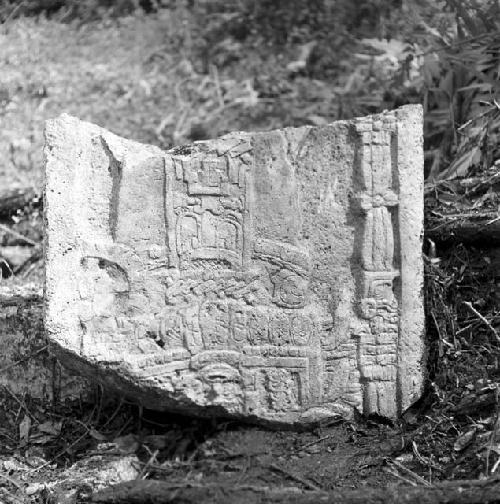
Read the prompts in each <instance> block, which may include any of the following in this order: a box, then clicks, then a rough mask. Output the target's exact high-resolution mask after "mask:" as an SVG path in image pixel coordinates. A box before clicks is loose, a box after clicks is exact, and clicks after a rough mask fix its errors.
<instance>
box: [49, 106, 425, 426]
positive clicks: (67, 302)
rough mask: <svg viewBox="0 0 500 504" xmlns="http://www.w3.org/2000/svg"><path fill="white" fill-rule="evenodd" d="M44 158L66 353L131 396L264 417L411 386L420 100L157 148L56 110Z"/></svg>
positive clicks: (351, 404) (415, 388) (398, 398)
mask: <svg viewBox="0 0 500 504" xmlns="http://www.w3.org/2000/svg"><path fill="white" fill-rule="evenodd" d="M45 157H46V186H45V205H44V208H45V225H46V229H45V231H46V244H45V245H46V249H45V252H46V286H45V297H46V300H45V301H46V313H45V324H46V330H47V333H48V336H49V337H50V339H51V340H52V341H53V342H54V343H55V348H56V349H57V350H58V352H59V355H60V357H61V358H62V360H63V362H65V363H66V364H67V365H69V366H72V367H74V368H77V369H78V370H80V371H81V372H84V373H86V374H87V375H89V376H91V377H94V378H95V379H97V380H100V381H103V382H105V383H108V384H110V385H112V386H114V387H118V388H119V389H120V390H121V391H122V392H123V393H124V394H126V395H128V396H131V397H134V398H135V399H137V400H139V401H140V402H142V403H143V404H144V405H146V406H147V407H152V408H157V409H172V410H177V411H184V412H189V413H195V414H201V415H213V414H217V415H225V416H233V417H239V418H248V419H252V420H262V421H272V422H283V423H306V422H310V421H315V420H318V419H321V418H323V417H325V416H332V415H336V414H339V413H340V414H342V415H349V414H350V413H352V411H353V410H354V409H358V410H359V411H362V412H365V413H379V414H381V415H384V416H388V417H395V416H397V415H398V414H399V413H400V412H401V411H402V410H404V409H405V408H406V407H407V406H409V405H410V404H411V403H412V402H413V401H415V400H416V399H417V398H418V397H419V395H420V393H421V391H422V386H423V378H424V376H423V375H424V363H423V354H424V347H423V331H424V314H423V298H422V284H423V272H422V257H421V235H422V222H423V154H422V112H421V108H420V107H419V106H408V107H403V108H401V109H398V110H396V111H395V112H388V113H384V114H381V115H378V116H372V117H366V118H361V119H355V120H352V121H342V122H337V123H334V124H331V125H328V126H322V127H317V128H316V127H303V128H298V129H285V130H281V131H272V132H269V133H255V134H252V133H234V134H230V135H227V136H225V137H223V138H220V139H218V140H213V141H209V142H199V143H195V144H193V145H190V146H186V147H179V148H176V149H173V150H171V151H168V152H163V151H160V150H159V149H157V148H155V147H152V146H146V145H141V144H138V143H135V142H131V141H128V140H125V139H122V138H119V137H117V136H115V135H113V134H111V133H109V132H107V131H105V130H103V129H101V128H99V127H97V126H95V125H92V124H89V123H84V122H81V121H79V120H78V119H75V118H72V117H70V116H67V115H63V116H61V117H59V118H58V119H55V120H53V121H49V122H48V123H47V128H46V147H45Z"/></svg>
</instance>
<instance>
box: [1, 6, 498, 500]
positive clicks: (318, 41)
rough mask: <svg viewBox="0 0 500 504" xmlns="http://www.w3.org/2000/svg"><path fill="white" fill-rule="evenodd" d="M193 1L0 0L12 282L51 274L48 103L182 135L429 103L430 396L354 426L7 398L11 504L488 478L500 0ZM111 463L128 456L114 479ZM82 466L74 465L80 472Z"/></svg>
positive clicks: (7, 496) (5, 255)
mask: <svg viewBox="0 0 500 504" xmlns="http://www.w3.org/2000/svg"><path fill="white" fill-rule="evenodd" d="M49 3H50V4H51V5H49V6H48V5H47V4H49ZM165 3H166V2H165ZM191 3H192V4H193V5H192V6H191V5H190V2H186V3H183V2H170V5H163V6H162V5H161V4H162V2H145V3H143V6H145V7H148V8H150V9H152V10H153V12H148V13H146V12H145V11H144V10H143V9H142V8H141V7H138V3H137V2H132V1H130V2H124V1H122V2H98V1H97V0H96V1H93V2H92V1H87V2H80V3H79V2H76V1H73V2H72V1H68V2H46V3H45V5H42V4H44V2H38V4H40V5H42V8H41V9H38V10H37V9H36V7H37V2H22V4H24V5H21V7H19V5H18V4H16V3H15V2H5V1H4V2H0V19H3V20H4V22H3V24H0V160H1V161H0V177H1V180H2V190H1V191H0V193H1V196H2V198H0V200H1V204H0V214H1V228H0V240H1V242H0V243H1V246H2V248H1V254H2V259H1V260H0V262H1V265H2V271H3V274H4V276H5V277H10V278H9V280H8V281H9V282H14V283H16V282H17V283H20V284H23V283H25V282H26V281H29V280H34V281H38V282H39V281H40V279H41V271H42V264H41V253H40V243H41V234H42V228H41V217H40V206H41V202H40V198H39V197H38V196H37V195H38V194H39V193H40V189H41V185H42V145H43V121H44V120H45V119H47V118H49V117H54V116H56V115H58V114H59V113H61V112H68V113H70V114H74V115H77V116H79V117H80V118H82V119H86V120H90V121H93V122H96V123H98V124H100V125H102V126H104V127H107V128H109V129H110V130H112V131H114V132H116V133H118V134H120V135H123V136H126V137H129V138H133V139H137V140H140V141H144V142H150V143H154V144H157V145H160V146H162V147H170V146H173V145H179V144H182V143H185V142H189V141H193V140H197V139H202V138H209V137H216V136H218V135H220V134H222V133H224V132H227V131H230V130H237V129H246V130H257V129H271V128H277V127H282V126H291V125H303V124H324V123H327V122H329V121H332V120H335V119H339V118H349V117H352V116H354V115H361V114H365V113H371V112H376V111H379V110H382V109H384V108H392V107H394V106H398V105H400V104H403V103H408V102H421V103H423V104H424V107H425V118H426V126H425V128H426V129H425V132H426V176H427V185H426V219H427V220H426V222H427V224H426V225H427V238H426V242H425V253H426V305H427V317H428V344H429V349H430V350H429V359H428V361H429V387H428V391H427V393H426V395H425V396H424V398H423V399H422V400H421V401H420V402H419V403H418V404H417V405H415V406H414V407H413V408H412V409H411V410H409V411H408V412H407V413H406V414H405V415H404V417H403V418H402V419H401V421H400V422H398V423H397V424H390V423H388V422H387V421H385V420H384V419H380V418H373V419H359V422H357V423H346V422H335V423H334V424H333V425H319V426H317V428H316V429H315V430H313V431H310V432H303V433H297V432H273V431H269V430H265V429H261V428H256V427H249V426H242V425H236V424H233V423H225V422H220V421H219V422H217V421H215V420H214V421H201V420H193V419H187V418H178V417H172V416H165V415H163V416H160V415H158V414H155V413H153V412H147V411H142V410H139V409H138V408H137V407H135V406H134V405H130V404H126V403H123V402H119V401H118V402H117V401H116V399H113V398H110V397H108V396H107V395H106V394H105V393H104V392H103V391H101V390H97V391H96V396H95V398H94V399H93V400H91V401H90V402H89V401H86V402H83V401H82V402H77V403H72V404H71V405H68V404H56V405H50V406H49V405H47V404H40V403H39V402H37V401H36V400H33V399H32V398H30V397H29V395H28V394H26V395H23V396H20V395H14V394H12V393H9V392H8V391H7V390H4V391H3V392H2V394H0V397H1V401H2V402H1V404H2V407H1V408H0V502H6V503H10V502H12V503H18V502H25V503H28V502H38V503H55V502H65V501H64V498H65V497H64V495H66V494H68V492H69V493H71V492H72V495H73V496H72V497H71V498H72V499H73V501H71V500H67V502H74V501H75V499H77V500H78V499H79V501H80V502H85V501H88V499H89V498H90V497H89V495H90V493H91V492H92V491H93V490H95V489H96V488H100V487H101V486H105V485H109V484H110V483H113V482H118V481H120V479H121V478H120V477H119V476H117V475H116V472H118V473H121V474H122V476H123V475H128V476H129V479H133V478H135V477H138V478H141V479H151V478H155V479H161V480H168V481H170V482H171V483H175V484H178V485H179V486H181V487H182V486H189V485H191V486H195V487H196V486H199V485H200V484H217V485H229V486H231V487H233V486H238V485H240V486H241V485H247V486H250V487H255V488H257V487H258V488H262V487H273V488H277V487H283V486H287V487H289V486H293V487H296V488H299V489H302V490H319V489H321V490H330V489H335V488H349V487H350V488H355V487H356V488H359V487H362V486H373V487H377V486H379V487H380V486H384V485H386V484H388V483H399V484H406V485H429V484H433V483H435V482H436V481H440V480H454V479H464V478H470V479H474V478H483V479H484V478H494V477H495V476H496V475H497V474H499V473H500V468H499V465H500V420H499V385H498V384H499V382H500V367H499V366H500V365H499V349H500V315H499V310H498V306H499V303H498V299H499V291H500V277H499V275H500V274H499V271H500V248H498V247H500V245H499V243H500V233H499V235H498V237H493V238H491V239H489V238H488V237H489V236H490V235H488V231H489V230H490V229H491V225H493V224H494V223H495V222H496V221H498V205H499V200H498V189H499V177H498V168H499V159H500V152H499V150H498V145H500V144H499V124H500V107H499V101H498V97H499V90H500V81H499V70H498V69H499V68H500V67H499V56H498V54H499V49H500V24H499V21H498V19H500V17H498V16H495V13H497V14H498V11H495V10H494V4H497V2H482V3H481V4H480V3H479V2H475V1H473V0H470V1H468V2H459V1H451V0H450V1H446V2H445V1H440V2H426V1H423V0H422V1H420V2H405V4H406V8H405V9H401V8H395V7H394V6H393V5H392V3H391V2H389V1H383V0H380V1H374V0H373V1H364V2H361V8H358V9H356V8H355V7H352V6H350V5H351V2H347V1H343V0H337V1H336V2H333V1H330V2H328V1H325V2H320V1H312V0H311V1H309V2H300V1H298V0H297V1H294V2H270V1H265V0H260V1H258V2H246V1H241V2H239V3H238V4H236V3H235V4H232V3H229V2H222V1H218V2H202V1H198V2H196V1H195V2H191ZM106 4H107V6H108V7H109V6H111V10H109V9H108V10H106V9H104V8H103V7H102V5H105V6H106ZM304 4H307V6H304ZM236 5H237V7H236ZM325 5H327V6H329V9H330V10H327V11H322V10H321V6H325ZM154 7H158V9H157V10H155V9H154ZM358 7H359V6H358ZM382 7H383V8H382ZM47 8H49V10H47ZM363 9H364V10H363ZM488 9H491V10H488ZM47 12H48V13H49V14H50V15H47ZM284 13H286V15H284ZM374 13H377V16H374ZM383 37H385V39H384V38H383ZM388 39H389V40H388ZM457 177H459V179H457ZM16 189H17V190H18V192H19V193H20V194H21V195H23V196H22V197H21V198H20V199H19V198H18V199H16V196H15V195H16V194H17V193H16V192H13V191H14V190H16ZM8 196H10V197H11V200H9V199H8ZM9 201H11V202H12V201H17V202H18V204H16V203H15V202H14V203H12V204H11V205H10V206H9V204H8V202H9ZM19 202H20V203H19ZM2 205H3V206H2ZM18 208H19V210H18ZM471 216H472V217H475V218H477V219H479V220H480V222H481V224H480V225H481V226H483V228H482V231H481V233H482V234H481V233H480V235H481V239H482V241H481V242H477V241H475V240H474V236H475V235H474V233H472V235H470V236H467V237H466V238H467V240H466V241H467V243H461V241H460V229H462V228H460V226H459V224H460V223H463V222H466V223H470V217H471ZM481 219H482V220H481ZM450 222H451V223H452V224H451V225H450ZM446 226H448V227H446ZM450 226H451V227H450ZM453 226H455V227H453ZM489 226H490V227H489ZM457 229H458V230H459V231H456V230H457ZM444 230H446V233H445V232H444ZM454 230H455V231H456V232H457V237H453V235H452V233H453V232H455V231H454ZM475 231H476V232H477V229H475ZM493 240H495V241H493ZM9 253H10V255H9ZM23 254H24V255H23ZM4 281H6V280H4ZM45 351H46V350H45V349H44V348H41V352H45ZM28 358H29V356H28ZM21 364H22V363H20V365H21ZM3 371H4V370H2V369H0V373H2V372H3ZM2 390H3V389H2ZM117 455H119V456H120V457H117ZM123 457H129V459H126V458H125V459H124V458H123ZM117 460H121V461H122V463H123V464H125V465H124V466H122V467H120V468H118V469H116V467H115V469H113V470H114V471H115V473H113V470H112V469H109V467H110V466H112V465H113V464H115V463H116V461H117ZM77 461H79V464H81V471H80V473H79V472H78V470H76V469H75V468H73V469H72V471H71V472H68V470H67V468H68V467H70V466H71V464H73V463H75V462H77ZM96 466H97V467H98V469H96ZM113 474H114V475H113ZM165 502H166V501H165ZM172 502H174V501H172ZM175 502H176V501H175ZM241 502H244V501H243V500H242V501H241Z"/></svg>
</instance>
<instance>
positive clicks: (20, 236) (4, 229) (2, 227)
mask: <svg viewBox="0 0 500 504" xmlns="http://www.w3.org/2000/svg"><path fill="white" fill-rule="evenodd" d="M0 229H1V230H2V231H5V232H6V233H9V234H11V235H12V236H15V237H16V238H18V239H19V240H22V241H24V242H25V243H28V244H30V245H33V247H36V246H37V245H39V244H38V243H37V242H35V241H33V240H31V239H30V238H27V237H26V236H24V235H22V234H21V233H18V232H17V231H14V230H13V229H11V228H10V227H9V226H6V225H5V224H0Z"/></svg>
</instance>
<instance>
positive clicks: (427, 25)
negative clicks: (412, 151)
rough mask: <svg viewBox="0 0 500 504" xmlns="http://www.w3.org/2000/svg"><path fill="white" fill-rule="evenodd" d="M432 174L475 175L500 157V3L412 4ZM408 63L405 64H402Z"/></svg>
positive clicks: (450, 0) (446, 0)
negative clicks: (416, 29) (419, 28)
mask: <svg viewBox="0 0 500 504" xmlns="http://www.w3.org/2000/svg"><path fill="white" fill-rule="evenodd" d="M411 15H412V16H414V17H415V19H414V21H415V22H416V23H417V26H420V27H421V28H422V31H421V34H420V35H418V32H417V37H416V40H415V41H416V42H417V47H418V50H417V51H415V52H413V53H410V54H409V62H411V61H414V62H416V63H417V64H418V65H419V66H420V75H419V77H418V79H415V80H414V82H413V83H412V85H413V86H415V87H417V88H418V90H419V91H420V92H421V93H422V98H423V104H424V113H425V132H426V135H425V140H426V151H427V178H428V180H430V181H431V180H435V179H449V178H454V177H465V176H468V175H470V174H471V173H472V172H473V171H474V169H476V170H477V169H486V168H489V167H490V166H491V164H492V163H493V161H494V160H495V159H497V158H498V157H500V149H499V147H498V146H499V144H500V107H499V101H500V73H499V72H500V4H499V3H498V2H497V1H496V0H488V1H479V0H466V1H464V0H441V1H439V2H435V1H431V0H420V1H419V2H417V3H416V4H414V6H413V8H412V9H411ZM404 70H405V69H404V68H403V71H404Z"/></svg>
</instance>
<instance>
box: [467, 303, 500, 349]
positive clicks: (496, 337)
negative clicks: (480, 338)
mask: <svg viewBox="0 0 500 504" xmlns="http://www.w3.org/2000/svg"><path fill="white" fill-rule="evenodd" d="M463 304H464V305H465V306H467V308H468V309H469V310H470V311H471V312H472V313H473V314H474V315H475V316H476V317H477V318H478V319H479V320H481V322H483V324H484V325H485V326H486V327H487V328H488V329H489V330H490V331H491V333H492V334H493V336H495V339H496V340H497V342H498V343H500V336H499V335H498V333H497V331H496V329H495V328H494V327H493V326H492V325H491V324H490V323H489V322H488V320H487V319H486V318H485V317H484V316H483V315H481V314H480V313H479V312H478V311H477V310H476V309H475V308H474V307H473V306H472V304H471V303H470V302H469V301H463Z"/></svg>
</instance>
